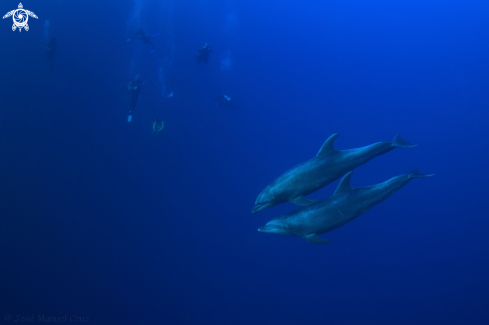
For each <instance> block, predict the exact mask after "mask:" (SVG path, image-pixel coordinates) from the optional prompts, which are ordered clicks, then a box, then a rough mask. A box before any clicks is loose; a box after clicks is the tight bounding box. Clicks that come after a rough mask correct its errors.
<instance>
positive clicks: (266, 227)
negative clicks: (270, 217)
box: [258, 225, 271, 232]
mask: <svg viewBox="0 0 489 325" xmlns="http://www.w3.org/2000/svg"><path fill="white" fill-rule="evenodd" d="M267 230H268V231H267ZM270 230H271V229H270V226H266V225H265V226H263V227H260V228H258V231H259V232H270Z"/></svg>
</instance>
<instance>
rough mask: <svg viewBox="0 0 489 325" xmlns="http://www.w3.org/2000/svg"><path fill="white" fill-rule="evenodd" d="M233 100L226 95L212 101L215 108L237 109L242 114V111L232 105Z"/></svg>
mask: <svg viewBox="0 0 489 325" xmlns="http://www.w3.org/2000/svg"><path fill="white" fill-rule="evenodd" d="M233 101H234V98H231V97H229V96H226V95H219V96H217V97H216V98H215V99H214V102H216V107H220V108H235V109H239V110H241V111H242V112H243V113H244V110H243V109H242V108H241V107H239V106H236V105H233Z"/></svg>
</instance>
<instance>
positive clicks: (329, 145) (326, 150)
mask: <svg viewBox="0 0 489 325" xmlns="http://www.w3.org/2000/svg"><path fill="white" fill-rule="evenodd" d="M339 135H340V134H339V133H335V134H333V135H332V136H330V137H329V138H328V140H326V141H325V142H324V144H323V146H322V147H321V149H319V152H318V154H317V155H316V157H320V156H323V155H327V154H330V153H332V152H335V151H336V149H335V148H334V146H333V143H334V140H335V139H336V138H337V137H338V136H339Z"/></svg>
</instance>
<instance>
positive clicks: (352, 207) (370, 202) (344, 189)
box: [258, 169, 433, 244]
mask: <svg viewBox="0 0 489 325" xmlns="http://www.w3.org/2000/svg"><path fill="white" fill-rule="evenodd" d="M352 173H353V172H349V173H348V174H346V175H345V177H343V179H342V180H341V182H340V184H339V185H338V188H337V189H336V192H335V193H334V194H333V196H332V197H330V198H329V199H326V200H323V201H321V202H319V203H316V204H314V205H311V206H308V207H304V208H301V209H299V210H297V211H294V212H292V213H289V214H286V215H283V216H280V217H278V218H275V219H273V220H271V221H270V222H269V223H267V224H266V225H265V226H263V227H260V228H259V229H258V231H260V232H268V233H274V234H279V235H285V236H299V237H302V238H304V239H305V240H307V241H308V242H310V243H313V244H326V243H329V242H330V241H331V240H329V239H322V238H321V237H319V236H318V235H319V234H324V233H326V232H328V231H331V230H333V229H336V228H338V227H341V226H343V225H344V224H346V223H347V222H350V221H352V220H353V219H355V218H356V217H358V216H360V215H361V214H363V213H364V212H366V211H367V210H369V209H370V208H371V207H373V206H374V205H376V204H378V203H380V202H382V201H384V200H385V199H387V198H388V197H390V196H391V195H392V194H394V193H395V192H396V191H398V190H400V189H401V188H402V187H403V186H404V185H406V184H407V183H409V182H410V181H411V180H412V179H413V178H415V177H429V176H433V175H424V174H421V173H419V172H418V171H417V170H416V169H414V170H413V171H411V172H410V173H409V174H406V175H401V176H396V177H394V178H391V179H389V180H388V181H386V182H383V183H380V184H377V185H372V186H366V187H356V188H352V187H351V186H350V177H351V175H352Z"/></svg>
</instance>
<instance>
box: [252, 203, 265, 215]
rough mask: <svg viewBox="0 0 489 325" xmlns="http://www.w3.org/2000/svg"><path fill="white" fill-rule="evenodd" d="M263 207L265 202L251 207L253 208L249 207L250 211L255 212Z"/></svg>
mask: <svg viewBox="0 0 489 325" xmlns="http://www.w3.org/2000/svg"><path fill="white" fill-rule="evenodd" d="M263 209H265V204H257V205H255V206H254V207H253V209H251V213H257V212H258V211H261V210H263Z"/></svg>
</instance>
